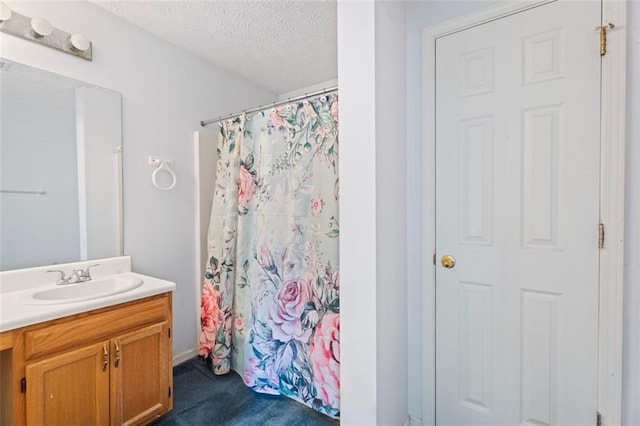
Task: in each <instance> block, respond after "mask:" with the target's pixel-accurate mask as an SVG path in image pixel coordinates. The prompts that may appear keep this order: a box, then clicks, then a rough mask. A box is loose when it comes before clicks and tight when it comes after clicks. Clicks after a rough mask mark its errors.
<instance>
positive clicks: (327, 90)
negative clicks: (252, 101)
mask: <svg viewBox="0 0 640 426" xmlns="http://www.w3.org/2000/svg"><path fill="white" fill-rule="evenodd" d="M336 90H338V86H333V87H327V88H325V89H322V90H318V91H317V92H312V93H305V94H304V95H302V96H296V97H295V98H288V99H283V100H281V101H277V102H274V103H272V104H268V105H260V106H259V107H257V108H253V109H247V110H244V111H242V112H237V113H235V114H228V115H221V116H220V117H218V118H214V119H213V120H206V121H201V122H200V125H201V126H202V127H204V126H206V125H208V124H211V123H217V122H219V121H222V120H226V119H227V118H232V117H237V116H239V115H241V114H251V113H252V112H258V111H262V110H265V109H267V108H274V107H277V106H280V105H284V104H288V103H289V102H295V101H301V100H303V99H307V98H312V97H314V96H318V95H324V94H325V93H331V92H335V91H336Z"/></svg>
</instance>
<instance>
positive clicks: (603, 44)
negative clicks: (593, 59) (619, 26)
mask: <svg viewBox="0 0 640 426" xmlns="http://www.w3.org/2000/svg"><path fill="white" fill-rule="evenodd" d="M615 27H616V26H615V25H613V24H612V23H611V22H609V23H608V24H606V25H598V26H597V27H596V31H600V56H604V55H606V54H607V30H608V29H614V28H615Z"/></svg>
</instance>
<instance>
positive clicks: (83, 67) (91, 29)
mask: <svg viewBox="0 0 640 426" xmlns="http://www.w3.org/2000/svg"><path fill="white" fill-rule="evenodd" d="M6 3H7V4H8V5H9V6H10V7H11V8H12V9H13V10H15V11H16V12H18V13H22V14H24V15H27V16H42V17H44V18H47V19H48V20H49V21H50V22H51V23H52V24H53V25H54V26H56V27H58V28H60V29H62V30H65V31H67V32H80V33H82V34H84V35H86V36H87V37H88V38H89V39H90V40H91V41H92V42H93V49H94V50H93V61H92V62H88V61H85V60H82V59H79V58H77V57H74V56H71V55H67V54H65V53H63V52H60V51H57V50H54V49H50V48H47V47H44V46H40V45H37V44H35V43H30V42H28V41H25V40H22V39H19V38H17V37H13V36H10V35H6V34H4V33H2V34H0V49H1V52H2V56H4V57H6V58H8V59H10V60H14V61H17V62H22V63H25V64H28V65H31V66H35V67H39V68H43V69H46V70H48V71H51V72H55V73H59V74H63V75H66V76H69V77H72V78H76V79H79V80H84V81H87V82H89V83H92V84H95V85H98V86H102V87H106V88H109V89H112V90H116V91H118V92H121V93H122V99H123V105H122V106H123V122H122V124H123V149H124V154H123V155H124V222H125V254H127V255H131V256H132V263H133V270H135V271H137V272H141V273H143V274H148V275H152V276H157V277H159V278H163V279H168V280H171V281H174V282H176V284H177V289H176V291H175V293H174V295H173V297H174V299H173V312H174V317H173V322H174V334H173V335H174V354H181V353H183V352H185V351H189V350H191V349H193V348H195V347H196V345H197V342H196V335H197V329H198V327H199V325H198V324H197V319H196V314H195V313H194V312H197V311H198V307H197V306H196V300H197V297H196V294H195V292H196V287H195V285H194V282H195V278H196V277H195V272H194V271H195V266H194V262H195V260H194V259H195V236H194V232H195V231H194V228H195V227H194V217H195V213H194V211H195V210H194V209H195V207H194V205H195V201H194V183H193V180H194V172H193V144H192V137H193V131H194V130H197V129H198V128H199V122H200V120H203V119H209V118H214V117H217V116H219V115H222V114H227V113H230V112H234V111H239V110H242V109H245V108H247V107H252V106H254V105H258V104H260V103H266V102H270V101H273V99H275V96H276V95H275V94H274V93H271V92H269V91H267V90H264V89H262V88H260V87H257V86H256V85H254V84H252V83H249V82H247V81H246V80H243V79H241V78H239V77H237V76H235V75H233V74H231V73H228V72H226V71H223V70H221V69H219V68H217V67H215V66H212V65H211V64H209V63H207V62H205V61H203V60H201V59H198V58H196V57H194V56H192V55H191V54H189V53H187V52H184V51H182V50H180V49H178V48H176V47H174V46H172V45H170V44H168V43H165V42H163V41H161V40H160V39H158V38H156V37H154V36H152V35H150V34H148V33H146V32H144V31H142V30H140V29H139V28H137V27H135V26H133V25H131V24H129V23H126V22H125V21H123V20H121V19H120V18H117V17H115V16H113V15H111V14H109V13H107V12H106V11H104V10H102V9H100V8H99V7H97V6H95V5H94V4H92V3H89V2H74V1H69V2H22V1H18V2H16V1H6ZM150 155H153V156H158V157H162V158H165V159H172V160H174V162H175V163H174V165H175V167H174V170H175V172H176V174H177V177H178V183H177V185H176V187H175V188H174V189H173V190H171V191H167V192H164V191H158V190H157V189H155V188H154V187H153V185H152V183H151V172H152V169H151V168H150V167H149V166H148V165H147V157H148V156H150Z"/></svg>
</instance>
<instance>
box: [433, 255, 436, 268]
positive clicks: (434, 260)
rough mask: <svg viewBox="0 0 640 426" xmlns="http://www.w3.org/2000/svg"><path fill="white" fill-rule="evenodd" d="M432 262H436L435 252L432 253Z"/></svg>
mask: <svg viewBox="0 0 640 426" xmlns="http://www.w3.org/2000/svg"><path fill="white" fill-rule="evenodd" d="M433 264H434V265H435V264H436V254H435V253H433Z"/></svg>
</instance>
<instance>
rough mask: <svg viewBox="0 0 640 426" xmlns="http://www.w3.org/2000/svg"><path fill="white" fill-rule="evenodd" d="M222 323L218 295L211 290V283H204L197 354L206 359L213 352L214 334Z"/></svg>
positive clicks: (215, 291)
mask: <svg viewBox="0 0 640 426" xmlns="http://www.w3.org/2000/svg"><path fill="white" fill-rule="evenodd" d="M223 322H224V316H223V314H222V311H221V310H220V293H219V292H218V291H217V290H215V289H214V288H213V285H211V283H208V282H205V283H204V284H203V286H202V298H201V302H200V351H199V354H200V355H201V356H204V357H208V356H209V354H211V351H212V350H213V345H214V342H215V337H216V332H217V331H218V328H219V327H220V326H221V325H222V323H223Z"/></svg>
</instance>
